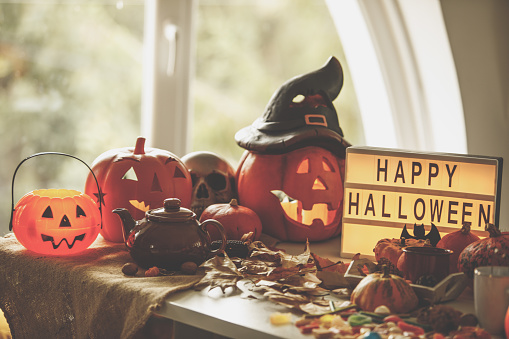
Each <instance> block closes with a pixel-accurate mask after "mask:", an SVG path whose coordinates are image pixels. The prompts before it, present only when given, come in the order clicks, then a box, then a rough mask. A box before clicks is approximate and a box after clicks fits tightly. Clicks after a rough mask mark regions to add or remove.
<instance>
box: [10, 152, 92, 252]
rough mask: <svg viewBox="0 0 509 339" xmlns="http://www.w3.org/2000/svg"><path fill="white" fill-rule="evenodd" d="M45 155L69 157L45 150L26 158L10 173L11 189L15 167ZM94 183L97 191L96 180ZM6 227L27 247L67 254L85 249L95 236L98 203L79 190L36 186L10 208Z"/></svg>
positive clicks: (36, 250)
mask: <svg viewBox="0 0 509 339" xmlns="http://www.w3.org/2000/svg"><path fill="white" fill-rule="evenodd" d="M45 154H57V155H65V156H70V155H67V154H64V153H52V152H47V153H37V154H34V155H32V156H30V157H28V158H26V159H25V160H23V161H22V162H21V163H20V164H19V165H18V168H17V169H16V171H15V172H14V177H13V188H14V178H15V176H16V172H17V170H18V169H19V166H21V164H22V163H23V162H24V161H26V160H28V159H30V158H32V157H35V156H38V155H45ZM70 157H72V158H75V157H74V156H70ZM75 159H77V160H80V159H78V158H75ZM80 161H81V160H80ZM82 162H83V161H82ZM85 165H86V164H85ZM87 167H88V165H87ZM89 169H90V168H89ZM92 175H93V173H92ZM95 184H96V189H97V190H99V189H100V188H99V187H98V186H97V185H98V184H97V181H96V182H95ZM13 191H14V189H13ZM13 202H14V197H13ZM10 229H11V230H13V232H14V235H15V236H16V239H17V240H18V241H19V242H20V243H21V244H22V245H23V246H25V247H26V248H27V249H28V250H31V251H33V252H37V253H40V254H45V255H71V254H76V253H79V252H81V251H83V250H85V249H86V248H88V247H89V246H90V245H91V244H92V243H93V242H94V240H95V239H96V238H97V235H98V234H99V231H100V229H101V213H100V210H99V205H98V204H96V203H95V201H94V200H93V199H92V198H90V197H89V196H88V195H86V194H83V193H81V192H79V191H76V190H68V189H39V190H35V191H32V192H30V193H27V194H25V195H24V196H23V197H22V198H21V199H20V200H19V201H18V203H17V204H16V207H14V208H13V209H12V214H11V221H10Z"/></svg>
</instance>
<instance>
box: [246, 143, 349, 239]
mask: <svg viewBox="0 0 509 339" xmlns="http://www.w3.org/2000/svg"><path fill="white" fill-rule="evenodd" d="M343 175H344V159H340V158H338V157H337V156H335V155H334V154H332V153H331V152H329V151H327V150H326V149H323V148H320V147H315V146H309V147H304V148H301V149H297V150H294V151H291V152H289V153H285V154H281V155H270V154H260V153H252V152H246V153H245V154H244V157H243V159H242V161H241V163H240V165H239V171H238V190H239V192H238V194H239V199H241V201H242V204H243V205H244V206H246V207H249V208H250V209H252V210H253V211H255V212H257V214H258V215H259V216H260V219H261V220H262V224H263V225H264V228H263V231H264V232H265V233H268V234H270V235H272V236H275V237H277V238H279V239H282V240H292V241H305V240H306V239H309V240H310V241H315V240H316V241H317V240H323V239H327V238H330V237H333V236H336V235H338V234H339V233H340V231H341V227H340V226H341V217H342V215H343V212H342V210H343V209H342V206H343V205H342V200H343V199H342V198H343Z"/></svg>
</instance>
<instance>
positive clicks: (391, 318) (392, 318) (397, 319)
mask: <svg viewBox="0 0 509 339" xmlns="http://www.w3.org/2000/svg"><path fill="white" fill-rule="evenodd" d="M401 320H402V319H401V318H400V317H398V316H397V315H394V314H393V315H388V316H387V317H385V318H384V322H386V323H387V322H389V321H391V322H393V323H395V324H397V323H398V322H400V321H401Z"/></svg>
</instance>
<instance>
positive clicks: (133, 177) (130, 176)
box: [122, 167, 138, 181]
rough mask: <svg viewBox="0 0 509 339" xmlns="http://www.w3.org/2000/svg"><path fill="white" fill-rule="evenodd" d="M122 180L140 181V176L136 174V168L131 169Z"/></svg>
mask: <svg viewBox="0 0 509 339" xmlns="http://www.w3.org/2000/svg"><path fill="white" fill-rule="evenodd" d="M122 180H132V181H138V176H137V175H136V172H134V168H132V167H130V168H129V169H128V170H127V171H126V172H125V173H124V175H123V176H122Z"/></svg>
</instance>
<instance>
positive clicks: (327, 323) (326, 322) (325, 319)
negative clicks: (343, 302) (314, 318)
mask: <svg viewBox="0 0 509 339" xmlns="http://www.w3.org/2000/svg"><path fill="white" fill-rule="evenodd" d="M334 317H335V315H333V314H325V315H322V316H321V317H320V322H321V323H322V325H323V326H324V327H327V328H329V327H331V323H332V319H334Z"/></svg>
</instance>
